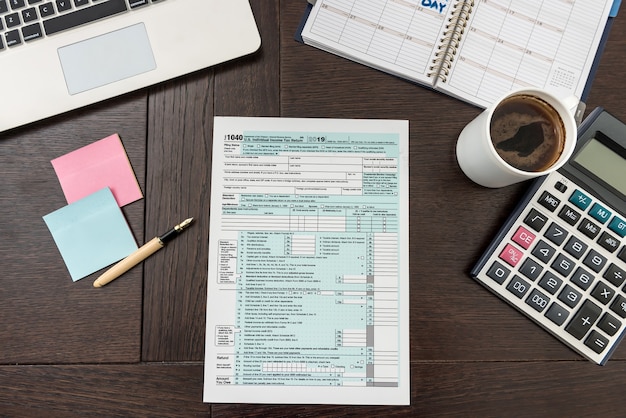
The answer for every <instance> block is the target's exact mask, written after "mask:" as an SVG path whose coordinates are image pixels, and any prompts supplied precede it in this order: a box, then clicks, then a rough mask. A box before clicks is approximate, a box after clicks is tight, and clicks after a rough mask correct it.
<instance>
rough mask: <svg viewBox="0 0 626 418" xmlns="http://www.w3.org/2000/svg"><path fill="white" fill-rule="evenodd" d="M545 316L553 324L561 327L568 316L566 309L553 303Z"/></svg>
mask: <svg viewBox="0 0 626 418" xmlns="http://www.w3.org/2000/svg"><path fill="white" fill-rule="evenodd" d="M545 316H546V318H548V319H549V320H550V321H552V322H554V323H555V324H557V325H563V323H564V322H565V320H566V319H567V317H568V316H569V311H567V309H565V308H564V307H562V306H561V305H559V304H558V303H556V302H554V303H553V304H552V305H550V309H548V310H547V311H546V313H545Z"/></svg>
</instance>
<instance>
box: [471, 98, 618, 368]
mask: <svg viewBox="0 0 626 418" xmlns="http://www.w3.org/2000/svg"><path fill="white" fill-rule="evenodd" d="M578 132H579V133H578V143H577V145H576V150H575V151H574V154H573V155H572V157H571V158H570V160H569V161H568V162H567V163H566V164H565V165H564V166H563V167H561V168H560V169H559V170H557V171H555V172H553V173H551V174H548V175H546V176H543V177H540V178H538V179H536V180H534V181H533V183H532V184H531V186H530V188H529V190H528V191H527V193H526V194H525V195H524V197H523V198H522V200H521V201H520V203H519V205H518V206H517V207H516V208H515V210H514V211H513V213H512V214H511V216H509V218H508V219H507V221H506V222H505V223H504V225H503V227H502V228H501V229H500V231H499V232H498V234H497V235H496V237H495V239H494V240H493V241H492V242H491V244H490V245H489V246H488V248H487V250H486V251H485V253H484V254H483V255H482V256H481V258H480V259H479V260H478V262H477V264H476V265H475V266H474V268H473V269H472V270H471V272H470V275H471V276H472V277H473V278H474V279H475V280H477V281H478V282H479V283H481V284H482V285H484V286H485V287H487V288H488V289H489V290H490V291H492V292H493V293H495V294H496V295H498V296H499V297H500V298H502V299H503V300H505V301H506V302H507V303H509V304H510V305H511V306H513V307H514V308H516V309H517V310H519V311H520V312H522V313H523V314H524V315H526V316H527V317H529V318H530V319H532V320H533V321H535V322H536V323H537V324H539V325H540V326H541V327H543V328H544V329H545V330H547V331H548V332H550V333H551V334H552V335H554V336H555V337H556V338H557V339H559V340H560V341H562V342H563V343H565V344H566V345H567V346H569V347H570V348H572V349H573V350H574V351H576V352H578V353H579V354H581V355H582V356H584V357H586V358H587V359H589V360H591V361H593V362H594V363H596V364H600V365H603V364H605V363H606V362H607V361H608V359H609V358H610V356H611V354H612V353H613V352H614V351H615V349H616V348H617V346H618V344H619V342H620V341H621V339H622V338H623V336H624V334H625V332H626V240H625V239H624V236H626V125H625V124H624V123H622V122H621V121H620V120H618V119H617V118H615V117H614V116H612V115H611V114H610V113H608V112H607V111H606V110H604V109H602V108H596V109H594V110H593V111H592V112H591V113H590V114H589V116H588V117H587V118H586V119H585V120H584V121H583V123H582V124H581V125H580V126H579V128H578Z"/></svg>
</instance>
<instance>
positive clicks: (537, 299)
mask: <svg viewBox="0 0 626 418" xmlns="http://www.w3.org/2000/svg"><path fill="white" fill-rule="evenodd" d="M548 302H550V298H549V297H548V296H546V295H544V294H543V293H541V292H540V291H538V290H537V289H534V290H533V291H532V292H531V293H530V295H529V296H528V297H527V298H526V303H527V304H528V305H530V306H531V307H532V308H533V309H534V310H536V311H537V312H543V310H544V309H546V306H548Z"/></svg>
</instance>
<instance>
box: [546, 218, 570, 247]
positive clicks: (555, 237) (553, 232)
mask: <svg viewBox="0 0 626 418" xmlns="http://www.w3.org/2000/svg"><path fill="white" fill-rule="evenodd" d="M545 236H546V238H548V239H549V240H550V241H552V242H553V243H555V244H556V245H561V244H563V241H565V238H567V232H566V231H565V229H564V228H562V227H561V226H559V225H557V224H556V223H554V222H552V223H551V224H550V227H549V228H548V230H547V231H546V233H545Z"/></svg>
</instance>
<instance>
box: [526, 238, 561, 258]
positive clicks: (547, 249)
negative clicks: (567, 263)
mask: <svg viewBox="0 0 626 418" xmlns="http://www.w3.org/2000/svg"><path fill="white" fill-rule="evenodd" d="M554 253H556V250H555V249H554V247H552V246H551V245H550V244H548V243H547V242H545V241H544V240H539V242H538V243H537V245H535V248H534V249H533V251H532V253H531V254H532V255H534V256H535V257H537V258H538V259H539V261H541V262H543V263H546V264H547V263H548V262H549V261H550V259H551V258H552V256H553V255H554Z"/></svg>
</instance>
